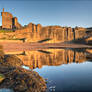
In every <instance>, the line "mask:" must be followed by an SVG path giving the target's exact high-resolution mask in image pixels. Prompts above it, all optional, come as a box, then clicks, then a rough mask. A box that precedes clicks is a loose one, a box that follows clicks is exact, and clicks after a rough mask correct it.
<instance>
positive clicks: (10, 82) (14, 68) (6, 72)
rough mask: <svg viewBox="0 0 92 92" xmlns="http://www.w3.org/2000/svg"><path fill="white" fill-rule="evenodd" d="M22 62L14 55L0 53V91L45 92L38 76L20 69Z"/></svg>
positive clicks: (41, 79) (44, 84)
mask: <svg viewBox="0 0 92 92" xmlns="http://www.w3.org/2000/svg"><path fill="white" fill-rule="evenodd" d="M22 65H23V63H22V61H21V60H20V59H19V58H17V57H16V56H15V55H4V53H3V51H0V74H1V75H3V76H2V77H0V78H1V79H2V81H0V89H2V88H5V89H11V90H13V91H14V92H45V91H46V82H45V80H44V79H43V78H42V77H41V76H39V74H38V73H37V72H35V71H32V70H26V69H24V68H22V67H21V66H22Z"/></svg>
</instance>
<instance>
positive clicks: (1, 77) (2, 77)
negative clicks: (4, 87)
mask: <svg viewBox="0 0 92 92" xmlns="http://www.w3.org/2000/svg"><path fill="white" fill-rule="evenodd" d="M4 79H5V76H4V75H3V74H0V83H1V82H2V81H3V80H4Z"/></svg>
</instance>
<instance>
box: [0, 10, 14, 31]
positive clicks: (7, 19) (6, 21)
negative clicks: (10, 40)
mask: <svg viewBox="0 0 92 92" xmlns="http://www.w3.org/2000/svg"><path fill="white" fill-rule="evenodd" d="M12 18H13V16H12V14H10V13H9V12H2V28H7V29H12Z"/></svg>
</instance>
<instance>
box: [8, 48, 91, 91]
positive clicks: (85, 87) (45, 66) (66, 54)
mask: <svg viewBox="0 0 92 92" xmlns="http://www.w3.org/2000/svg"><path fill="white" fill-rule="evenodd" d="M6 54H16V56H17V57H18V58H20V59H21V60H22V61H23V63H24V65H25V66H23V67H24V68H26V69H30V70H33V71H36V72H38V73H39V75H40V76H42V77H43V78H45V79H46V81H47V92H92V61H91V60H92V50H91V49H43V50H36V51H23V52H12V53H9V52H8V53H7V52H6Z"/></svg>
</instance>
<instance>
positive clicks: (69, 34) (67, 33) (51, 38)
mask: <svg viewBox="0 0 92 92" xmlns="http://www.w3.org/2000/svg"><path fill="white" fill-rule="evenodd" d="M16 34H21V36H20V37H24V38H26V41H27V42H45V43H59V42H65V41H71V40H75V39H78V38H82V37H84V36H85V35H86V30H85V29H84V28H77V29H76V28H74V29H72V28H71V27H60V26H46V27H42V26H41V25H40V24H39V25H35V24H32V23H30V24H28V26H27V27H25V28H23V29H21V30H16ZM25 34H26V35H25ZM24 35H25V36H24Z"/></svg>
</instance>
